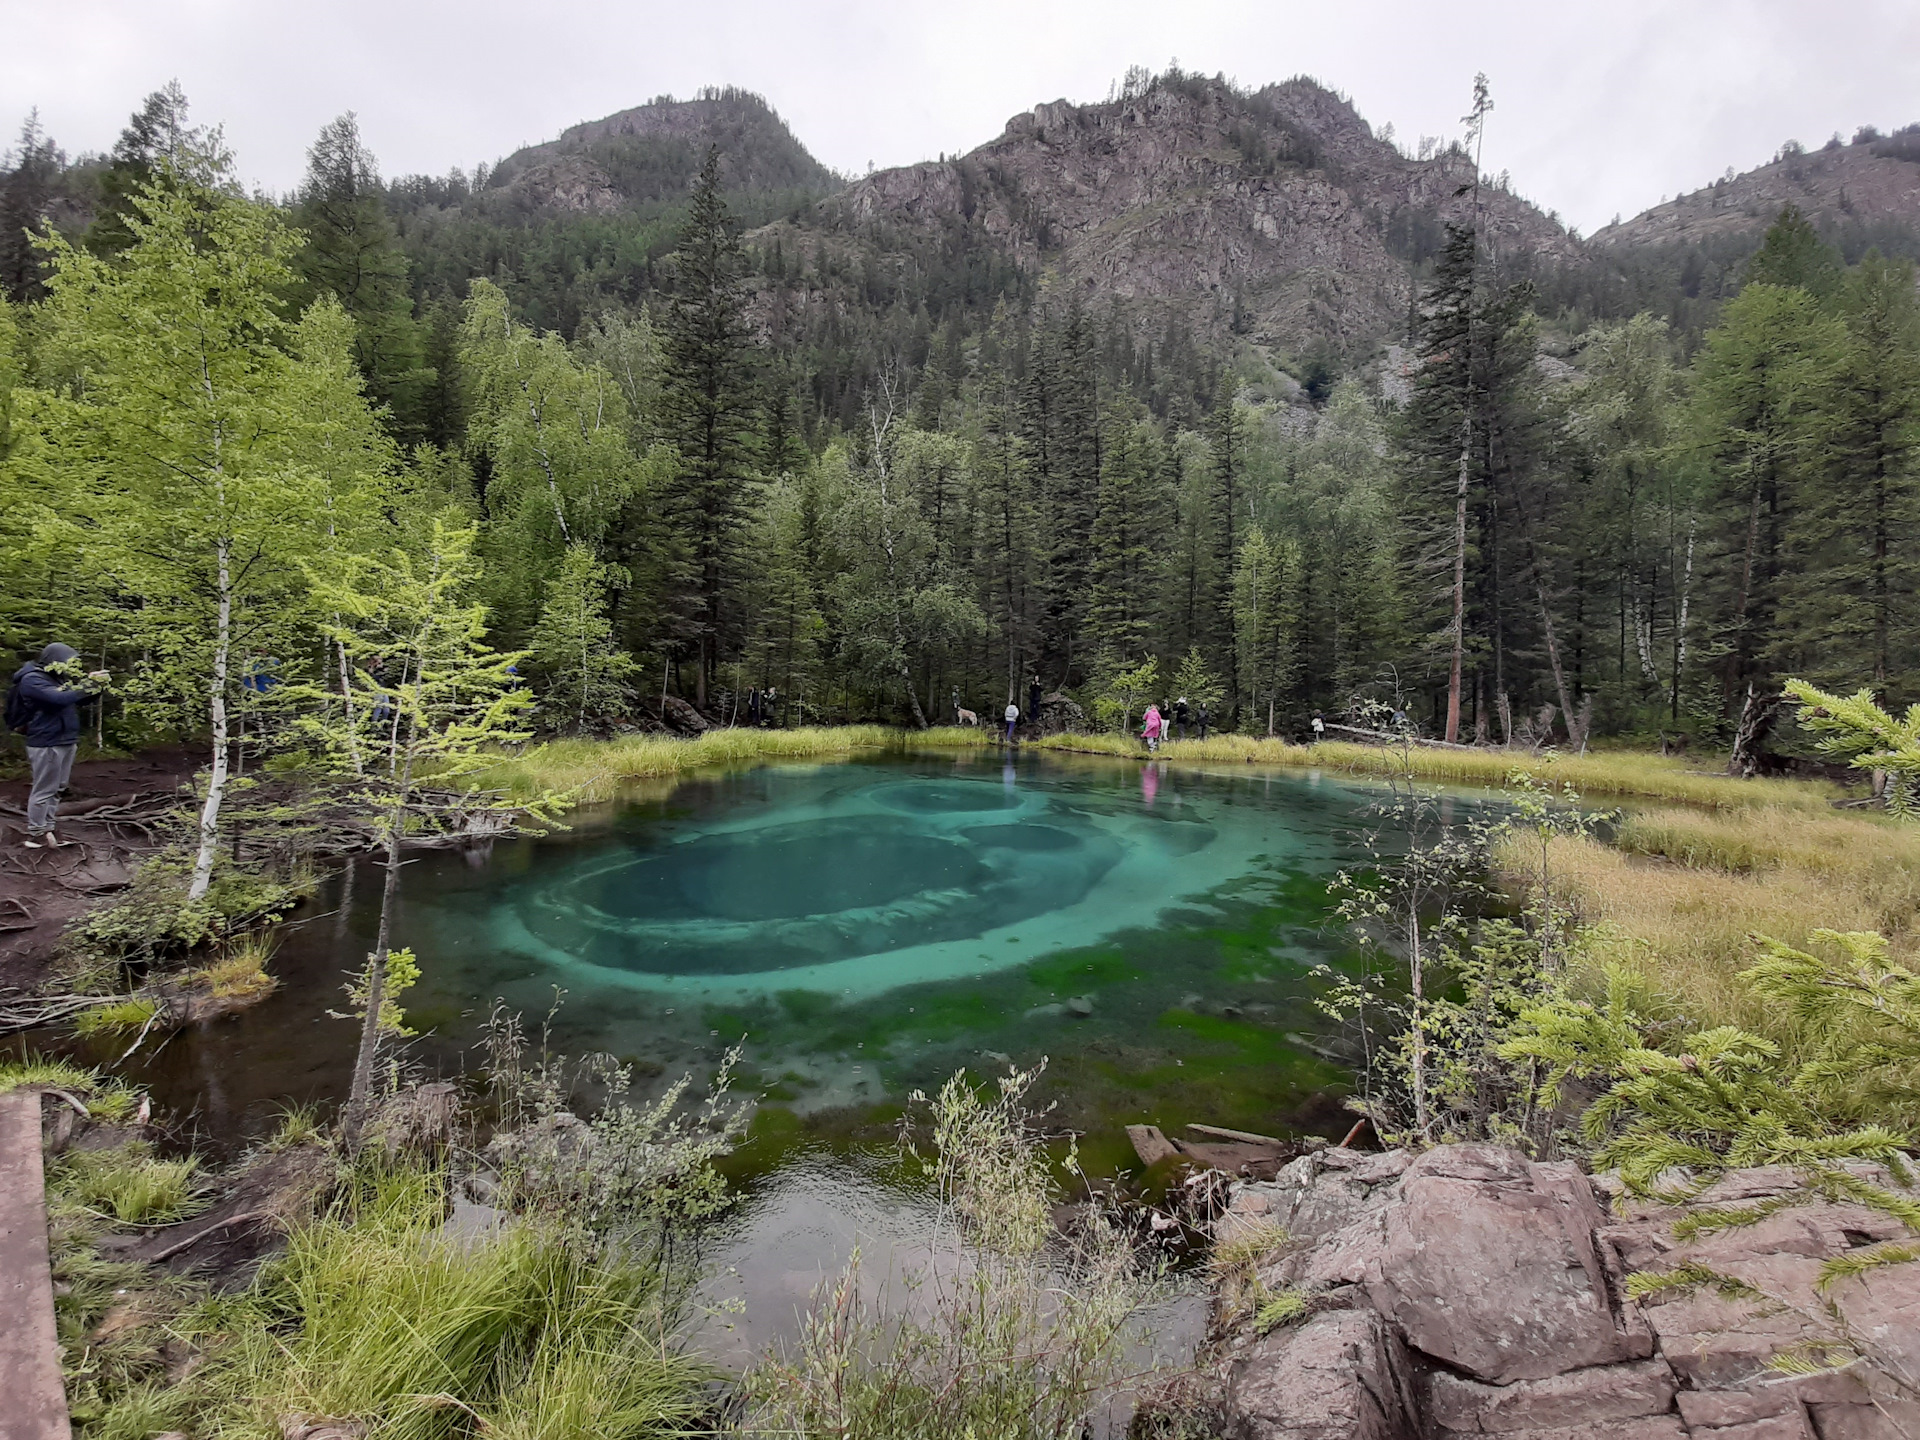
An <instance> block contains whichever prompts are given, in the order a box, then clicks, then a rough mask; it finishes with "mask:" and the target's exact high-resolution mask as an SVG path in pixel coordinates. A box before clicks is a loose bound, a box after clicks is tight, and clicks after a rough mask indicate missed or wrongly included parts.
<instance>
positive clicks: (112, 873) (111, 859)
mask: <svg viewBox="0 0 1920 1440" xmlns="http://www.w3.org/2000/svg"><path fill="white" fill-rule="evenodd" d="M19 754H20V752H19V750H18V749H17V748H15V750H14V751H13V756H14V758H15V759H16V760H17V759H18V757H19ZM198 758H199V757H198V756H196V755H192V754H189V753H188V752H187V751H186V750H184V749H180V748H177V747H173V748H163V749H156V750H149V751H145V752H143V753H142V754H139V755H136V756H134V757H132V758H131V759H126V760H83V761H81V762H80V763H79V764H77V765H75V766H74V767H73V779H72V781H71V783H70V784H69V785H68V789H67V795H66V798H65V799H63V800H62V801H61V802H60V816H61V818H60V834H61V835H62V836H63V837H65V838H66V839H69V840H74V841H77V842H79V843H77V844H75V845H72V846H70V847H67V848H63V849H59V850H28V849H26V848H25V847H24V846H23V845H22V844H21V843H20V842H21V841H22V840H23V839H24V838H25V836H26V804H27V781H26V778H25V776H24V775H17V776H15V777H14V778H11V779H7V780H0V989H7V988H12V989H17V990H30V989H32V988H34V987H35V986H37V985H38V984H39V983H40V982H41V981H42V980H43V979H45V977H46V974H47V968H48V963H49V961H50V960H51V959H52V957H53V952H54V948H55V946H56V945H57V944H58V942H59V939H60V933H61V931H63V930H64V929H65V928H66V926H67V923H68V922H69V921H70V920H72V919H73V918H74V917H75V916H77V915H79V914H81V913H82V912H84V911H86V910H88V909H90V908H91V907H92V906H94V905H97V904H99V903H100V901H101V900H102V899H103V898H104V897H106V896H108V895H111V894H112V893H114V891H116V890H119V889H121V888H122V887H124V886H125V885H126V883H127V877H128V875H129V874H130V873H131V871H132V867H133V864H134V862H136V861H137V860H138V859H139V858H140V857H141V856H142V855H144V854H146V853H147V852H148V851H149V850H151V849H152V848H153V846H152V842H151V840H150V839H149V838H148V837H147V836H146V835H145V834H143V833H142V831H141V830H140V829H139V828H137V827H133V826H129V825H127V824H125V823H116V822H115V820H114V819H113V817H111V816H106V817H101V816H90V815H88V814H87V813H86V812H88V811H89V810H92V809H96V808H100V809H111V808H115V807H116V802H125V801H127V800H130V799H132V798H134V797H137V796H154V795H168V794H172V793H173V792H174V791H176V790H178V789H179V788H180V786H182V785H184V784H185V783H186V782H187V781H188V780H189V779H191V778H192V776H193V772H194V768H195V764H196V762H197V760H198ZM22 768H23V769H24V766H23V767H22Z"/></svg>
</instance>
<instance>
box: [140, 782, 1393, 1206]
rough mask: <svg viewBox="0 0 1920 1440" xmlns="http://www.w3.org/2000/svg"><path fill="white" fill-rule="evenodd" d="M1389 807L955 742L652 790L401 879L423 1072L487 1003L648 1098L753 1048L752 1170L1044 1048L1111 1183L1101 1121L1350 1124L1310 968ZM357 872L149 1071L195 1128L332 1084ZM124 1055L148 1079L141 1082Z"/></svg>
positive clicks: (361, 924) (1118, 1157) (435, 859)
mask: <svg viewBox="0 0 1920 1440" xmlns="http://www.w3.org/2000/svg"><path fill="white" fill-rule="evenodd" d="M1377 794H1378V792H1377V791H1376V790H1375V789H1373V788H1372V787H1370V786H1368V785H1366V784H1364V783H1361V782H1355V781H1351V780H1349V779H1347V778H1345V777H1336V776H1331V775H1319V774H1314V773H1311V772H1309V773H1293V772H1286V773H1267V772H1259V773H1255V772H1254V771H1252V769H1251V767H1249V769H1248V770H1247V771H1246V772H1241V771H1236V770H1234V769H1233V768H1231V767H1225V766H1223V767H1219V768H1218V769H1217V770H1213V769H1208V768H1205V767H1191V766H1188V767H1179V768H1176V767H1172V766H1167V765H1163V764H1157V763H1156V764H1148V763H1145V762H1128V761H1118V760H1111V759H1105V758H1094V757H1085V758H1075V757H1056V756H1039V755H1018V756H1011V757H1009V756H1007V755H1005V754H1004V752H965V753H963V754H960V755H958V756H950V755H940V756H926V757H914V758H906V759H902V758H899V757H891V758H887V759H874V760H855V761H851V762H846V763H829V764H818V765H781V766H764V767H759V768H752V769H744V770H737V771H731V772H725V773H718V774H705V775H698V776H692V777H687V778H682V779H679V780H677V781H673V782H666V783H662V784H661V785H659V786H657V787H655V788H654V789H653V790H652V791H642V792H640V793H638V794H636V795H635V796H633V797H631V798H629V799H627V800H625V801H623V802H621V803H618V804H614V805H607V806H600V807H595V808H592V809H590V810H586V811H583V812H577V813H576V814H574V815H573V816H570V817H569V820H568V827H569V828H568V829H566V830H564V831H560V832H556V833H555V834H553V835H550V836H546V837H541V838H519V839H514V840H511V841H506V842H499V843H496V844H494V845H493V846H492V847H490V848H489V849H487V850H485V851H468V852H455V853H447V852H434V853H427V854H424V855H420V856H416V857H413V858H412V859H411V862H410V863H409V864H408V865H407V867H406V869H405V871H404V872H403V879H402V891H401V910H400V914H399V916H398V921H397V925H396V934H395V939H396V942H397V943H398V944H402V945H407V946H410V947H412V949H413V950H414V952H415V954H416V955H417V956H418V958H419V961H420V965H421V968H422V970H423V972H424V975H423V979H422V980H421V982H420V984H419V985H417V986H416V987H415V988H414V989H413V990H412V991H410V992H409V993H408V994H407V995H406V996H404V997H403V1004H404V1006H405V1008H406V1011H407V1013H408V1015H409V1017H410V1020H411V1022H412V1024H413V1025H414V1026H415V1027H416V1028H417V1029H419V1030H421V1031H422V1032H423V1033H422V1036H421V1038H420V1039H419V1040H418V1041H417V1042H415V1044H414V1046H413V1048H412V1057H411V1058H412V1063H415V1064H417V1065H419V1066H421V1067H424V1068H426V1069H431V1070H436V1071H438V1072H440V1073H449V1074H452V1073H461V1072H471V1071H472V1070H474V1069H476V1068H477V1066H478V1063H479V1057H478V1055H477V1054H476V1053H475V1051H474V1049H473V1046H474V1044H475V1042H476V1040H477V1038H478V1035H479V1029H480V1022H481V1020H482V1018H483V1017H484V1015H485V1014H486V1012H487V1010H488V1008H489V1007H490V1006H491V1005H492V1004H493V1003H494V1002H495V1001H496V1000H498V1001H500V1002H502V1003H504V1004H505V1005H506V1006H508V1007H510V1008H512V1009H517V1010H519V1011H520V1012H521V1013H522V1014H523V1015H525V1016H526V1018H527V1022H528V1025H529V1028H530V1029H533V1030H535V1031H537V1030H538V1028H539V1025H540V1017H542V1016H543V1015H546V1014H547V1013H548V1012H549V1011H551V1010H553V1007H554V1005H555V1001H556V992H562V993H560V994H559V995H558V1000H559V1008H558V1009H557V1011H554V1014H553V1019H552V1022H551V1037H550V1043H551V1045H552V1046H553V1048H554V1049H555V1050H557V1051H560V1052H562V1053H566V1054H570V1055H579V1054H583V1053H586V1052H588V1051H604V1052H608V1053H611V1054H614V1055H617V1056H620V1057H622V1058H623V1059H626V1060H628V1061H630V1062H632V1064H633V1065H634V1067H635V1070H636V1072H637V1073H638V1074H639V1075H640V1076H641V1077H642V1078H643V1081H645V1082H646V1083H650V1084H660V1085H663V1084H666V1083H668V1082H669V1081H671V1080H672V1079H673V1078H675V1077H677V1076H679V1075H681V1074H684V1073H688V1072H692V1073H694V1074H695V1075H696V1077H699V1076H701V1075H703V1074H704V1073H705V1072H707V1071H709V1070H710V1069H711V1067H712V1066H713V1064H714V1063H715V1062H716V1061H717V1059H718V1057H719V1056H720V1055H721V1054H722V1053H723V1052H724V1050H725V1049H726V1048H727V1047H729V1046H731V1045H735V1044H738V1045H740V1046H741V1047H742V1048H743V1056H744V1058H743V1067H742V1071H743V1073H742V1077H741V1082H740V1083H741V1088H742V1089H743V1091H745V1092H746V1093H748V1094H751V1095H754V1096H757V1097H761V1098H760V1115H759V1118H758V1119H757V1121H756V1123H755V1140H754V1143H753V1144H752V1145H750V1146H749V1147H748V1152H747V1153H746V1154H743V1156H742V1157H741V1160H740V1166H741V1170H742V1174H743V1175H748V1174H764V1173H766V1172H767V1171H768V1170H770V1169H778V1168H779V1167H780V1165H782V1164H783V1163H786V1161H787V1160H788V1159H790V1158H791V1156H792V1155H793V1153H794V1152H795V1150H796V1147H797V1148H801V1149H804V1148H806V1147H808V1146H809V1145H813V1144H824V1145H828V1146H841V1145H844V1144H847V1143H857V1142H858V1141H860V1140H861V1139H863V1138H867V1137H870V1136H877V1135H879V1134H881V1133H882V1132H883V1131H884V1132H885V1133H891V1130H890V1127H891V1124H892V1122H893V1120H894V1118H895V1117H896V1116H897V1114H898V1106H899V1104H900V1102H901V1100H902V1098H903V1097H904V1096H905V1095H906V1094H908V1093H909V1092H910V1091H911V1090H912V1089H914V1088H916V1087H921V1088H925V1087H930V1086H932V1085H935V1084H937V1083H938V1082H939V1081H940V1080H941V1079H943V1078H944V1077H945V1076H946V1075H949V1074H951V1073H952V1072H953V1071H954V1070H956V1069H958V1068H960V1067H962V1066H966V1067H968V1068H969V1069H970V1070H972V1071H973V1072H975V1073H980V1072H981V1071H983V1070H995V1069H1000V1068H1004V1066H1005V1065H1006V1064H1008V1063H1017V1064H1020V1065H1023V1066H1024V1065H1030V1064H1034V1063H1036V1062H1038V1061H1039V1060H1040V1059H1042V1058H1043V1057H1044V1058H1045V1059H1046V1060H1047V1065H1048V1068H1047V1077H1046V1080H1045V1083H1044V1086H1043V1093H1044V1094H1045V1095H1046V1097H1047V1098H1048V1099H1049V1100H1051V1101H1052V1102H1054V1103H1055V1104H1057V1106H1058V1111H1057V1114H1058V1116H1059V1118H1060V1120H1061V1122H1062V1123H1063V1124H1064V1125H1067V1126H1071V1127H1072V1128H1074V1129H1077V1130H1079V1131H1081V1132H1082V1133H1083V1135H1084V1139H1083V1142H1082V1148H1083V1151H1084V1152H1085V1153H1086V1154H1087V1156H1088V1158H1089V1160H1090V1161H1091V1162H1093V1163H1094V1165H1096V1166H1105V1167H1107V1168H1110V1169H1112V1168H1120V1167H1122V1166H1124V1165H1125V1164H1126V1163H1128V1152H1127V1150H1126V1148H1125V1142H1124V1137H1123V1135H1122V1132H1121V1129H1120V1127H1121V1126H1123V1125H1125V1124H1127V1123H1131V1122H1134V1121H1137V1120H1143V1119H1144V1120H1149V1121H1152V1122H1154V1123H1158V1124H1160V1125H1162V1126H1163V1127H1172V1126H1177V1125H1180V1124H1183V1123H1185V1122H1187V1121H1189V1120H1200V1121H1207V1122H1211V1123H1214V1124H1224V1125H1229V1126H1237V1127H1240V1128H1249V1129H1256V1130H1261V1131H1263V1132H1269V1133H1271V1132H1274V1131H1286V1130H1307V1131H1316V1132H1318V1133H1326V1132H1327V1131H1329V1130H1331V1129H1335V1128H1337V1127H1340V1126H1341V1125H1342V1122H1343V1119H1344V1116H1343V1113H1342V1111H1341V1109H1340V1106H1339V1098H1338V1097H1339V1093H1340V1090H1341V1086H1342V1083H1343V1078H1344V1074H1343V1069H1342V1066H1341V1065H1340V1063H1339V1060H1338V1052H1337V1050H1335V1049H1334V1048H1331V1047H1330V1044H1329V1037H1328V1036H1327V1034H1326V1030H1325V1022H1324V1021H1323V1020H1322V1019H1321V1017H1320V1016H1319V1014H1318V1012H1317V1011H1316V1010H1315V1008H1314V1006H1313V1003H1312V997H1313V992H1314V985H1313V983H1312V982H1311V980H1310V978H1309V972H1310V971H1311V969H1312V968H1313V967H1314V966H1316V965H1319V964H1323V963H1337V962H1338V960H1339V958H1340V955H1341V953H1342V950H1343V938H1342V936H1341V934H1340V932H1339V929H1338V927H1337V926H1335V925H1333V924H1331V923H1330V913H1331V908H1332V902H1331V900H1330V899H1329V897H1328V895H1327V891H1326V887H1327V882H1328V880H1329V879H1330V878H1331V876H1332V874H1333V873H1334V871H1335V870H1337V869H1338V868H1339V867H1340V866H1342V865H1344V864H1350V863H1352V862H1354V861H1355V860H1357V859H1360V858H1362V856H1361V854H1360V852H1359V850H1358V849H1357V840H1356V837H1357V835H1358V834H1359V832H1360V831H1361V830H1363V829H1364V828H1366V826H1367V824H1368V817H1367V808H1368V805H1369V802H1370V801H1371V800H1372V799H1374V798H1375V797H1376V796H1377ZM378 881H379V876H378V873H377V871H376V870H375V869H373V868H372V867H369V866H366V865H364V864H363V865H361V866H358V867H356V868H355V869H354V870H353V871H352V872H350V873H347V874H345V875H342V876H338V877H335V878H334V879H332V880H330V881H329V882H327V884H326V885H325V886H323V887H322V890H321V891H320V893H319V894H318V895H317V896H316V897H315V899H314V900H313V901H311V902H310V903H309V904H308V905H307V906H306V907H305V908H304V910H303V911H302V912H301V913H300V914H299V915H297V916H296V917H295V921H296V923H295V924H293V925H292V926H290V927H289V928H288V930H287V932H286V939H285V941H284V942H283V944H282V946H281V949H280V952H279V954H278V955H277V956H276V959H275V962H274V966H273V969H274V971H275V973H276V974H277V975H278V976H280V978H281V981H282V983H281V988H280V990H279V991H278V992H277V993H276V994H274V995H273V996H272V997H270V998H269V999H268V1000H267V1001H266V1002H264V1003H263V1004H261V1005H260V1006H258V1007H257V1008H255V1009H253V1010H251V1011H248V1012H246V1013H244V1014H242V1015H239V1016H234V1017H230V1018H228V1019H225V1020H221V1021H216V1022H212V1023H209V1024H207V1025H205V1026H201V1027H197V1028H196V1029H194V1030H192V1031H189V1032H187V1033H185V1034H183V1035H181V1036H180V1037H178V1038H177V1039H176V1040H174V1041H173V1042H172V1043H171V1044H170V1045H169V1046H168V1047H167V1048H166V1049H165V1050H163V1051H162V1052H160V1053H159V1054H158V1056H157V1057H156V1058H155V1059H154V1060H153V1061H152V1062H151V1063H150V1065H149V1067H148V1068H147V1071H146V1073H145V1074H143V1075H141V1076H140V1078H143V1079H146V1080H148V1082H149V1083H153V1084H155V1085H156V1086H157V1087H158V1088H159V1089H160V1091H161V1094H162V1098H164V1099H167V1100H170V1101H171V1102H173V1103H174V1104H175V1105H176V1106H177V1107H179V1108H180V1109H182V1110H184V1111H186V1112H189V1113H191V1114H192V1115H193V1116H194V1117H195V1123H196V1125H197V1126H199V1127H200V1128H201V1129H202V1130H203V1131H204V1132H205V1133H207V1134H209V1135H212V1136H216V1137H219V1136H227V1137H236V1138H237V1137H243V1136H244V1135H246V1134H250V1133H257V1132H259V1131H260V1130H262V1129H264V1128H266V1127H267V1126H268V1125H270V1123H271V1120H272V1113H273V1112H274V1110H275V1109H276V1108H277V1107H279V1106H283V1105H285V1104H288V1103H296V1102H305V1101H320V1102H322V1103H327V1102H330V1101H332V1100H334V1099H336V1098H337V1097H338V1095H339V1094H340V1093H341V1091H342V1090H343V1088H344V1085H345V1080H346V1074H347V1065H348V1063H349V1060H350V1057H351V1050H352V1038H353V1037H352V1033H351V1032H352V1028H353V1027H352V1025H351V1024H350V1023H349V1022H346V1021H343V1020H340V1019H338V1018H332V1017H330V1016H329V1014H328V1012H329V1011H330V1010H337V1009H339V1008H340V1007H341V994H340V984H341V978H342V972H343V971H344V970H345V969H347V968H349V967H351V966H353V965H357V964H359V963H360V962H361V959H362V957H363V956H364V954H365V952H366V950H367V948H368V947H369V945H370V943H371V940H372V936H373V933H374V924H375V919H376V916H375V911H374V908H373V907H374V905H375V904H376V903H377V899H378V888H379V886H378ZM135 1063H136V1064H137V1063H138V1062H137V1061H136V1062H135Z"/></svg>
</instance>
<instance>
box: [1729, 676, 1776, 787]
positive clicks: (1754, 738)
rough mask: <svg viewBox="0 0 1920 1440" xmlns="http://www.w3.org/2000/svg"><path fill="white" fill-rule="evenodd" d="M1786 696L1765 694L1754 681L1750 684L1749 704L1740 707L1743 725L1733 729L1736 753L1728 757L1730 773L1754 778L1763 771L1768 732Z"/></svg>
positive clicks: (1741, 723) (1745, 778)
mask: <svg viewBox="0 0 1920 1440" xmlns="http://www.w3.org/2000/svg"><path fill="white" fill-rule="evenodd" d="M1785 698H1786V697H1785V696H1782V695H1763V694H1760V693H1758V692H1757V691H1755V689H1754V688H1753V686H1752V685H1751V684H1749V685H1748V686H1747V699H1746V703H1745V704H1744V705H1742V706H1741V707H1740V724H1739V725H1738V726H1737V727H1736V728H1735V730H1734V732H1733V754H1731V755H1730V756H1728V757H1727V774H1729V775H1732V776H1734V777H1736V778H1738V779H1741V780H1751V779H1752V778H1753V777H1754V776H1755V775H1757V774H1759V773H1760V764H1761V761H1762V760H1763V759H1764V758H1765V756H1766V750H1767V735H1768V732H1770V731H1771V730H1772V729H1773V720H1774V716H1775V715H1777V714H1778V713H1779V711H1780V702H1781V701H1782V700H1783V699H1785Z"/></svg>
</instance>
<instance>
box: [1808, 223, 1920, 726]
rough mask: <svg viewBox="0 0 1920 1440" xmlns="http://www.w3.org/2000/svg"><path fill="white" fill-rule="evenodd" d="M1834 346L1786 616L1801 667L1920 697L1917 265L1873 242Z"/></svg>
mask: <svg viewBox="0 0 1920 1440" xmlns="http://www.w3.org/2000/svg"><path fill="white" fill-rule="evenodd" d="M1837 301H1838V308H1839V311H1840V315H1841V321H1842V324H1841V326H1840V327H1839V328H1838V329H1836V330H1834V331H1833V332H1832V335H1831V338H1832V340H1833V342H1834V343H1835V344H1836V345H1837V347H1838V348H1837V351H1836V353H1835V354H1834V355H1833V356H1832V358H1831V368H1830V370H1829V371H1828V376H1829V378H1828V381H1827V383H1826V385H1825V386H1824V387H1823V389H1822V391H1821V392H1820V394H1819V396H1818V400H1817V410H1816V413H1814V414H1813V415H1812V416H1810V417H1809V424H1810V429H1811V434H1810V437H1809V467H1808V472H1807V482H1806V484H1805V486H1804V503H1803V506H1802V510H1803V513H1802V515H1801V517H1800V519H1799V521H1798V523H1797V524H1796V526H1795V534H1794V542H1795V543H1794V550H1795V552H1796V554H1795V557H1794V558H1795V562H1796V568H1797V569H1798V570H1799V571H1800V573H1799V574H1797V575H1796V576H1794V577H1793V579H1792V581H1791V582H1790V583H1789V585H1788V587H1787V593H1786V594H1785V595H1784V596H1783V599H1782V615H1781V620H1782V624H1783V625H1785V626H1787V627H1789V628H1791V629H1792V630H1793V631H1794V632H1795V633H1796V635H1797V636H1798V639H1799V646H1800V648H1801V650H1802V654H1803V656H1804V659H1803V661H1802V663H1801V664H1800V665H1799V667H1798V668H1799V669H1800V670H1801V673H1803V674H1806V675H1809V676H1811V677H1812V678H1813V679H1814V680H1816V681H1818V682H1820V683H1829V684H1841V683H1852V682H1855V681H1858V680H1861V679H1866V680H1869V681H1870V682H1871V683H1872V685H1873V687H1874V688H1875V689H1876V690H1877V691H1879V692H1880V693H1881V694H1882V695H1883V696H1884V695H1889V694H1891V695H1898V696H1900V697H1902V698H1907V699H1914V698H1920V606H1917V605H1916V592H1917V591H1920V554H1916V546H1920V305H1917V304H1916V302H1915V298H1914V276H1913V267H1912V265H1911V264H1908V263H1906V262H1894V261H1889V260H1886V259H1884V258H1883V257H1881V256H1880V255H1879V254H1878V253H1877V252H1873V253H1869V254H1868V255H1867V256H1866V258H1865V259H1863V260H1862V261H1861V262H1860V264H1859V265H1858V266H1857V267H1856V268H1855V269H1854V270H1853V271H1852V272H1850V273H1849V274H1848V275H1847V277H1846V280H1845V283H1844V285H1843V286H1842V287H1841V290H1840V293H1839V295H1838V297H1837Z"/></svg>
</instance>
